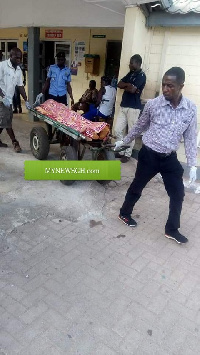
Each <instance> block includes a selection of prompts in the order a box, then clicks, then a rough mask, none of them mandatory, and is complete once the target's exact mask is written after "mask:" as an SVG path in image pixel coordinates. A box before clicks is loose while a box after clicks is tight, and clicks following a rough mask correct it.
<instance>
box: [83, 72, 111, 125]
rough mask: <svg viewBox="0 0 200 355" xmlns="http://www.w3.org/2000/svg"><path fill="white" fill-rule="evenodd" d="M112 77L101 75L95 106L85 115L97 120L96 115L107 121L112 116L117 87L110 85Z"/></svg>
mask: <svg viewBox="0 0 200 355" xmlns="http://www.w3.org/2000/svg"><path fill="white" fill-rule="evenodd" d="M110 83H111V79H110V78H108V77H107V76H102V77H101V88H100V90H99V92H98V99H97V103H96V107H95V108H91V109H90V110H89V111H88V112H86V113H85V114H84V115H83V117H85V118H87V120H90V121H96V117H97V116H98V117H99V118H102V119H104V120H105V121H106V120H107V119H108V118H109V117H110V116H111V114H112V112H113V107H114V104H115V98H116V89H115V88H114V87H112V86H111V85H110Z"/></svg>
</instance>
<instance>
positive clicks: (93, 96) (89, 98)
mask: <svg viewBox="0 0 200 355" xmlns="http://www.w3.org/2000/svg"><path fill="white" fill-rule="evenodd" d="M97 97H98V90H97V89H96V81H95V80H90V83H89V89H87V90H86V91H85V92H84V94H83V95H82V96H81V98H80V99H79V101H78V102H76V103H75V104H74V105H73V106H72V110H73V111H75V112H77V111H78V110H82V111H83V113H86V112H88V111H89V110H90V105H91V107H92V108H94V107H95V104H96V102H97Z"/></svg>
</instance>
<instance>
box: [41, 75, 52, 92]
mask: <svg viewBox="0 0 200 355" xmlns="http://www.w3.org/2000/svg"><path fill="white" fill-rule="evenodd" d="M49 87H50V78H47V79H46V81H45V83H44V86H43V88H42V93H43V95H44V94H45V92H46V91H48V90H49Z"/></svg>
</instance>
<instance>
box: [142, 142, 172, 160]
mask: <svg viewBox="0 0 200 355" xmlns="http://www.w3.org/2000/svg"><path fill="white" fill-rule="evenodd" d="M143 146H144V147H145V148H146V150H149V151H151V152H152V153H154V154H155V155H158V156H159V157H160V158H166V157H169V156H170V155H173V154H176V152H175V151H172V152H170V153H159V152H156V151H155V150H153V149H151V148H149V147H147V145H145V144H143Z"/></svg>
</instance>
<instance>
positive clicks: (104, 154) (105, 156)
mask: <svg viewBox="0 0 200 355" xmlns="http://www.w3.org/2000/svg"><path fill="white" fill-rule="evenodd" d="M97 160H115V154H114V152H112V151H111V150H108V149H104V150H101V151H100V152H99V154H98V155H97ZM110 181H111V180H97V182H98V183H99V184H102V185H104V184H108V183H109V182H110Z"/></svg>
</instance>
